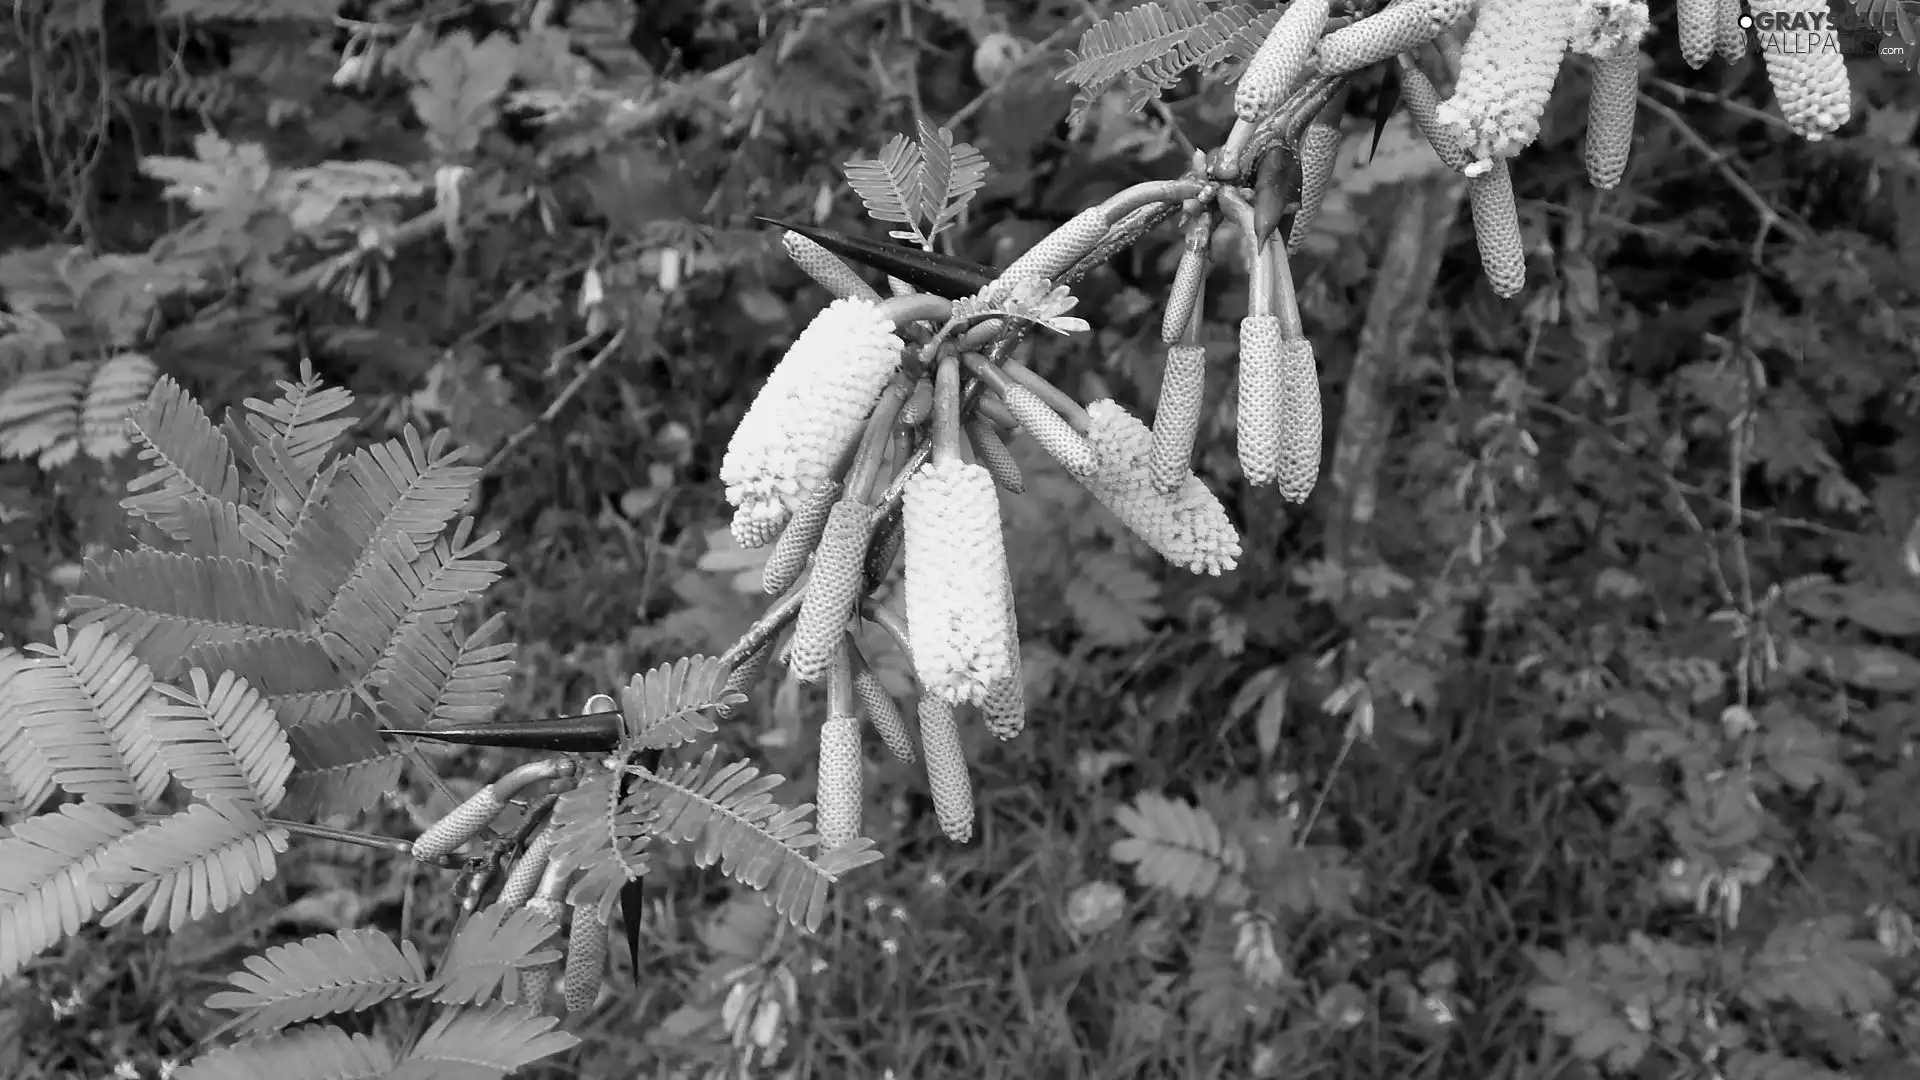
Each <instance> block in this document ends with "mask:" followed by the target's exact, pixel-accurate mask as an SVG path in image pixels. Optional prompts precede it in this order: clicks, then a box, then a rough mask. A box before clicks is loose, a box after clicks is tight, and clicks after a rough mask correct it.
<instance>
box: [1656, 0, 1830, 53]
mask: <svg viewBox="0 0 1920 1080" xmlns="http://www.w3.org/2000/svg"><path fill="white" fill-rule="evenodd" d="M1821 6H1822V7H1825V6H1826V5H1825V4H1822V5H1821ZM1678 7H1679V20H1678V21H1679V24H1680V57H1681V59H1683V60H1685V61H1686V62H1687V66H1688V67H1690V68H1700V67H1704V66H1705V65H1706V62H1707V61H1709V60H1711V59H1713V53H1714V50H1715V49H1716V48H1717V47H1718V46H1719V44H1720V0H1679V3H1678Z"/></svg>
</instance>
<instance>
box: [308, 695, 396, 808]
mask: <svg viewBox="0 0 1920 1080" xmlns="http://www.w3.org/2000/svg"><path fill="white" fill-rule="evenodd" d="M287 741H288V742H289V743H291V744H292V746H293V760H294V763H295V765H296V767H297V771H296V772H295V773H294V775H293V779H292V781H291V782H290V783H289V784H288V785H287V799H286V802H285V803H284V804H283V805H282V807H281V812H282V813H283V814H287V815H291V816H294V817H317V818H327V817H332V816H334V815H336V814H349V815H351V814H357V813H359V812H361V811H363V810H365V809H366V808H367V807H369V806H372V805H374V804H375V803H377V802H379V801H380V797H381V796H382V795H385V794H386V793H387V792H389V791H391V790H393V787H394V785H395V784H396V783H398V782H399V780H400V766H401V762H402V760H403V759H402V757H401V755H400V753H399V752H398V751H396V750H395V749H394V748H393V747H392V746H390V745H388V743H387V741H386V740H385V738H383V737H382V736H381V734H380V728H379V726H378V725H377V724H375V723H374V721H373V718H372V717H370V716H368V715H367V714H366V713H365V712H355V713H350V714H348V715H346V716H343V717H341V718H340V719H338V720H325V721H317V722H314V723H308V724H303V725H301V726H299V727H295V728H291V729H290V730H288V732H287Z"/></svg>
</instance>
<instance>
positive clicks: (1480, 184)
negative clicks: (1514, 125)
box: [1467, 161, 1527, 296]
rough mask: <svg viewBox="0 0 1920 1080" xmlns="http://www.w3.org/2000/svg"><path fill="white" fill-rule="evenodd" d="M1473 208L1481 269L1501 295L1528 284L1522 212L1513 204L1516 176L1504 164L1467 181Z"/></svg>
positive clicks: (1474, 236) (1468, 199) (1469, 201)
mask: <svg viewBox="0 0 1920 1080" xmlns="http://www.w3.org/2000/svg"><path fill="white" fill-rule="evenodd" d="M1467 203H1468V205H1469V206H1471V207H1472V209H1473V238H1474V240H1476V241H1477V242H1478V243H1479V245H1480V269H1481V271H1482V272H1483V273H1485V274H1486V275H1487V281H1488V282H1490V283H1492V285H1493V291H1494V292H1496V293H1499V294H1500V295H1501V296H1512V295H1514V294H1515V293H1518V292H1519V291H1520V289H1521V287H1522V286H1524V285H1525V284H1526V283H1527V259H1526V252H1525V251H1524V250H1523V249H1522V248H1521V246H1520V211H1519V208H1518V207H1516V206H1515V205H1514V201H1513V177H1512V175H1511V174H1510V173H1509V172H1508V171H1507V163H1506V162H1504V161H1495V162H1493V168H1491V169H1488V170H1487V171H1486V172H1483V173H1481V174H1480V175H1479V176H1475V177H1471V178H1469V179H1468V180H1467Z"/></svg>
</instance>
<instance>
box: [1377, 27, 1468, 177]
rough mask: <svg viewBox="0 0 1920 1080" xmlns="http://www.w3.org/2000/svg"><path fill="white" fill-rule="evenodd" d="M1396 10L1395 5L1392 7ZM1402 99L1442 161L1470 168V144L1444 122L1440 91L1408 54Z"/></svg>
mask: <svg viewBox="0 0 1920 1080" xmlns="http://www.w3.org/2000/svg"><path fill="white" fill-rule="evenodd" d="M1388 10H1389V11H1391V10H1393V9H1392V8H1389V9H1388ZM1399 63H1400V99H1401V100H1402V101H1405V102H1406V103H1407V113H1408V115H1410V116H1412V117H1413V126H1414V127H1417V128H1419V129H1420V134H1421V135H1423V136H1425V137H1426V140H1427V145H1428V146H1431V147H1433V152H1434V154H1435V155H1437V156H1438V157H1439V158H1440V163H1441V164H1442V165H1445V166H1446V167H1447V168H1449V169H1452V170H1453V171H1455V172H1459V171H1461V170H1462V169H1465V168H1466V167H1467V162H1468V161H1470V160H1471V159H1470V158H1469V157H1468V156H1467V150H1466V147H1465V146H1463V145H1462V144H1461V140H1460V136H1459V134H1458V133H1456V132H1455V131H1454V130H1453V129H1452V128H1450V127H1447V126H1446V125H1445V124H1442V123H1441V122H1440V115H1439V110H1440V92H1439V91H1438V90H1435V89H1434V88H1433V80H1431V79H1429V78H1427V73H1426V72H1424V71H1421V70H1420V65H1418V64H1416V63H1414V62H1413V60H1412V58H1410V57H1407V56H1402V57H1400V60H1399Z"/></svg>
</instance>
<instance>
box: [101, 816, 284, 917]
mask: <svg viewBox="0 0 1920 1080" xmlns="http://www.w3.org/2000/svg"><path fill="white" fill-rule="evenodd" d="M286 850H287V831H286V830H285V829H283V828H280V827H279V826H277V825H269V824H268V823H267V822H266V821H265V820H263V819H262V818H261V817H260V815H259V814H258V813H256V812H255V811H254V809H253V807H252V806H251V805H250V804H249V803H245V802H239V801H236V800H233V799H227V798H223V797H220V796H217V795H216V796H214V797H212V798H211V799H209V800H208V801H207V802H204V803H196V804H194V805H193V806H190V807H188V808H187V809H185V810H182V811H181V812H179V813H177V814H174V815H172V816H171V817H167V818H163V819H161V820H159V821H156V822H154V823H153V824H151V825H147V826H145V827H143V828H141V829H139V830H136V831H135V832H133V833H130V834H128V835H127V836H126V837H124V838H123V839H122V840H121V841H120V842H119V843H118V844H116V845H114V847H113V848H112V849H111V850H109V851H107V852H106V853H105V854H104V855H103V856H102V857H101V860H100V863H101V865H100V870H99V874H98V876H99V880H100V881H102V882H103V883H105V884H106V885H108V886H110V887H115V888H126V889H130V890H131V891H130V892H128V893H127V894H126V896H125V897H124V898H123V899H121V901H120V902H119V903H118V904H117V905H115V906H114V908H113V910H112V911H109V912H107V913H106V915H105V916H103V917H102V918H101V920H100V923H101V925H102V926H117V925H119V924H120V923H122V922H125V921H126V920H128V919H130V918H132V917H133V916H134V915H137V914H139V913H140V911H141V909H142V908H144V909H146V918H145V920H144V921H143V922H142V923H141V928H142V929H143V930H145V932H147V933H149V934H151V933H153V932H154V931H155V930H158V929H159V928H160V927H161V926H162V925H165V926H166V927H167V929H168V930H173V931H177V930H179V929H180V928H181V927H182V926H185V925H186V924H187V923H189V922H191V921H195V920H198V919H204V918H206V917H207V916H208V915H210V914H213V913H215V912H220V911H226V910H227V909H228V908H231V907H232V906H233V905H234V904H236V903H238V902H239V900H240V898H241V897H243V896H248V895H251V894H252V893H253V891H254V890H255V889H258V888H259V887H260V885H261V883H262V882H264V881H267V880H268V879H270V878H272V877H273V875H274V874H275V873H277V872H278V871H279V864H278V863H277V862H276V857H277V856H278V855H280V854H282V853H284V852H285V851H286Z"/></svg>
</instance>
